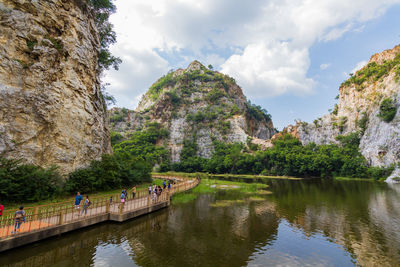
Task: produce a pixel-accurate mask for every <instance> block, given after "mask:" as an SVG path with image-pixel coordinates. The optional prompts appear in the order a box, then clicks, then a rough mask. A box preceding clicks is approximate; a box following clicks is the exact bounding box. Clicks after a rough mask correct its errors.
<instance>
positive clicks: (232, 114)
mask: <svg viewBox="0 0 400 267" xmlns="http://www.w3.org/2000/svg"><path fill="white" fill-rule="evenodd" d="M110 117H111V122H112V125H113V129H114V130H115V131H117V132H120V133H122V134H123V135H127V134H128V133H129V132H132V131H136V130H140V129H143V127H145V125H146V123H150V122H157V123H160V124H161V126H162V127H165V128H167V129H168V130H169V137H168V139H166V140H162V141H161V142H163V143H164V144H165V145H166V146H167V147H168V148H169V150H170V151H171V160H172V162H176V161H179V159H180V152H181V150H182V148H183V142H184V140H190V141H194V142H196V143H197V145H198V147H199V150H198V156H201V157H206V158H208V157H210V156H211V154H212V152H213V150H214V147H213V140H219V141H223V142H227V143H232V142H242V143H247V142H254V143H257V144H260V145H262V143H263V142H262V140H261V139H269V138H270V137H271V136H272V135H273V134H275V133H276V130H275V129H274V127H273V124H272V121H271V118H270V116H269V114H268V113H267V112H266V111H265V110H263V109H261V108H260V107H259V106H255V105H252V104H251V103H249V102H248V101H247V100H246V97H245V96H244V95H243V92H242V89H241V88H240V87H239V86H238V85H237V84H236V83H235V80H234V79H232V78H230V77H228V76H226V75H223V74H221V73H219V72H217V71H212V70H210V69H207V68H206V67H204V66H203V65H202V64H201V63H199V62H198V61H194V62H192V63H191V64H190V65H189V66H188V68H186V69H178V70H176V71H174V72H170V73H168V74H167V75H165V76H164V77H162V78H160V79H159V80H158V81H156V82H155V83H154V84H153V85H152V86H151V87H150V89H149V90H148V92H147V93H146V94H145V95H143V97H142V100H141V101H140V103H139V105H138V107H137V109H136V110H135V111H129V110H127V109H119V108H114V109H112V110H111V111H110Z"/></svg>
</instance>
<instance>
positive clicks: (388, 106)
mask: <svg viewBox="0 0 400 267" xmlns="http://www.w3.org/2000/svg"><path fill="white" fill-rule="evenodd" d="M396 112H397V106H396V103H395V102H394V101H393V99H391V98H386V99H384V100H383V101H382V103H381V106H380V107H379V114H378V117H379V118H381V119H382V120H383V121H385V122H391V121H392V120H393V119H394V117H395V116H396Z"/></svg>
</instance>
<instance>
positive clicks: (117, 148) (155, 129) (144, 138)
mask: <svg viewBox="0 0 400 267" xmlns="http://www.w3.org/2000/svg"><path fill="white" fill-rule="evenodd" d="M166 137H168V131H167V130H166V129H164V128H161V127H160V125H159V124H158V123H152V124H148V125H147V126H146V129H145V130H142V131H136V132H134V133H132V134H131V136H130V137H129V138H128V139H127V140H125V141H122V142H121V143H118V144H116V145H114V147H113V148H114V152H115V153H125V152H126V153H128V154H130V155H131V156H133V157H136V158H140V159H143V160H145V161H147V162H149V163H150V164H152V165H153V164H155V163H159V164H161V163H163V162H168V161H169V152H168V150H167V149H166V148H165V147H162V146H156V143H157V141H158V140H160V139H162V138H166Z"/></svg>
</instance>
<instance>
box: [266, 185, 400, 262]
mask: <svg viewBox="0 0 400 267" xmlns="http://www.w3.org/2000/svg"><path fill="white" fill-rule="evenodd" d="M274 183H275V184H271V187H272V188H273V191H274V195H272V196H271V200H272V199H273V200H274V202H275V203H276V212H277V214H278V216H279V217H284V218H285V219H287V220H288V221H289V222H291V223H292V225H294V226H296V227H298V228H300V229H303V231H304V232H305V234H306V235H313V234H314V233H323V234H324V235H325V236H327V237H330V238H333V239H334V240H335V242H336V243H338V244H340V245H342V246H343V247H344V248H345V249H346V250H347V251H348V252H349V253H351V254H352V255H353V257H354V258H355V259H356V260H357V261H358V263H359V264H361V265H366V266H369V265H373V264H375V265H398V264H399V262H400V255H399V254H398V251H399V249H400V244H399V242H398V240H400V236H399V233H400V232H399V230H400V229H399V228H400V226H399V224H398V223H395V222H394V219H395V218H397V220H400V214H399V212H400V205H399V201H398V193H397V192H395V191H394V190H390V189H389V188H388V187H387V185H385V184H381V183H373V182H358V181H330V180H313V181H277V182H274Z"/></svg>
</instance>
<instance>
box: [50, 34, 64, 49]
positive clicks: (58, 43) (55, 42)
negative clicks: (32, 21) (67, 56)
mask: <svg viewBox="0 0 400 267" xmlns="http://www.w3.org/2000/svg"><path fill="white" fill-rule="evenodd" d="M45 39H47V40H49V41H50V42H51V43H52V44H53V47H54V48H55V49H57V51H58V52H59V53H61V52H62V51H63V49H64V46H63V44H62V42H61V41H60V40H58V39H56V38H54V37H52V36H46V37H45Z"/></svg>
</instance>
